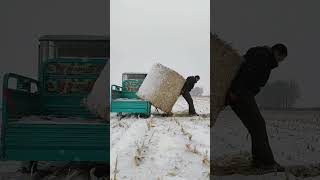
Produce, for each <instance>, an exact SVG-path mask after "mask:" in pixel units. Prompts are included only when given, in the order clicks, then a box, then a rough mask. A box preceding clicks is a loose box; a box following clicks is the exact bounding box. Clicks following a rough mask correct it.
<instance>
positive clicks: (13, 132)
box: [0, 35, 110, 162]
mask: <svg viewBox="0 0 320 180" xmlns="http://www.w3.org/2000/svg"><path fill="white" fill-rule="evenodd" d="M39 41H40V43H39V64H38V68H39V69H38V80H35V79H32V78H28V77H24V76H21V75H18V74H14V73H7V74H6V75H5V76H4V80H3V100H2V101H3V102H2V108H3V109H2V116H3V117H2V127H1V128H2V129H1V148H0V159H2V160H18V161H101V162H107V161H109V159H110V157H109V156H110V155H109V122H106V121H105V122H104V123H77V122H74V123H61V124H60V123H53V124H47V123H23V122H21V120H19V119H21V117H28V116H39V115H41V116H47V115H53V116H62V117H81V118H87V119H88V120H90V119H94V118H95V115H93V114H92V113H90V112H89V111H88V110H87V108H86V107H85V106H84V105H83V104H81V100H82V99H83V98H84V97H86V96H87V95H88V93H89V92H90V91H88V87H89V84H90V83H91V84H90V87H91V88H92V86H93V84H94V81H95V80H96V79H97V77H98V75H99V74H98V73H97V71H96V70H97V69H94V67H99V68H100V69H99V70H102V69H101V68H103V67H104V66H108V67H109V47H110V45H109V38H108V37H106V36H69V35H59V36H57V35H48V36H42V37H41V38H40V39H39ZM57 44H59V47H58V45H57ZM68 44H69V45H71V48H73V49H68ZM80 44H81V45H80ZM78 45H79V48H80V46H81V48H84V49H82V51H81V50H80V49H79V48H78ZM77 48H78V49H77ZM99 48H100V49H99ZM103 49H104V50H105V51H106V52H105V54H104V55H103V57H98V56H97V57H95V54H99V53H100V54H101V53H102V54H103ZM79 50H80V51H79ZM77 53H78V54H80V55H79V57H76V56H77ZM57 54H58V55H59V54H61V55H62V56H68V55H71V54H73V55H75V57H67V58H64V57H62V56H61V57H60V56H59V57H58V56H57ZM99 56H102V55H99ZM63 65H65V66H68V67H72V68H71V69H73V70H72V71H70V72H68V69H67V70H66V69H65V70H66V71H64V72H62V74H61V72H59V73H60V74H59V73H56V74H55V73H50V70H49V66H50V68H52V69H51V70H54V68H53V67H58V66H63ZM87 65H88V66H87ZM82 67H89V68H88V69H83V68H82ZM90 68H91V69H90ZM55 70H57V69H55ZM69 70H70V69H69ZM57 72H58V71H57ZM74 72H82V73H83V74H81V73H80V74H79V73H78V74H77V73H74ZM88 72H91V73H88ZM12 80H15V81H16V82H17V83H16V86H14V87H10V81H12ZM67 80H68V82H71V83H74V85H73V86H70V87H72V88H71V89H70V88H69V89H66V88H64V89H61V88H60V89H59V86H60V85H59V83H61V82H67ZM108 80H109V78H108ZM50 81H51V83H52V82H56V84H55V85H56V86H53V85H52V84H51V85H50V83H49V82H50ZM86 83H87V84H86ZM51 86H52V87H51ZM86 88H87V89H86ZM62 91H63V92H62ZM106 93H107V94H109V92H106ZM106 108H108V107H106Z"/></svg>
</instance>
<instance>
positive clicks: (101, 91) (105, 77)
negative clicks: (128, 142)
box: [84, 62, 110, 120]
mask: <svg viewBox="0 0 320 180" xmlns="http://www.w3.org/2000/svg"><path fill="white" fill-rule="evenodd" d="M109 77H110V69H109V62H107V64H106V65H105V66H104V68H103V70H102V71H101V72H100V74H99V77H98V79H97V80H96V81H95V83H94V85H93V87H92V89H91V91H90V93H89V95H88V96H87V98H86V99H85V100H84V101H85V102H84V103H85V105H86V106H87V108H88V109H89V110H90V112H92V113H94V114H96V115H97V116H98V117H100V118H102V119H106V120H108V119H109V110H108V108H109V81H110V79H109Z"/></svg>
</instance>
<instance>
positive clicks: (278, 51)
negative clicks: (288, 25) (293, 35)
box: [271, 43, 288, 62]
mask: <svg viewBox="0 0 320 180" xmlns="http://www.w3.org/2000/svg"><path fill="white" fill-rule="evenodd" d="M271 49H272V52H273V55H274V57H275V58H276V60H277V62H282V61H283V60H284V59H285V58H286V57H287V56H288V50H287V47H286V46H285V45H284V44H280V43H279V44H275V45H274V46H272V48H271Z"/></svg>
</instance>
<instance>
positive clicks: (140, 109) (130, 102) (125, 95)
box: [111, 73, 151, 117]
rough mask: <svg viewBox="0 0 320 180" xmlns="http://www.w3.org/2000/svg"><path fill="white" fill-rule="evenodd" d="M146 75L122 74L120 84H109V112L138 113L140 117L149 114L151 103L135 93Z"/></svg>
mask: <svg viewBox="0 0 320 180" xmlns="http://www.w3.org/2000/svg"><path fill="white" fill-rule="evenodd" d="M146 75H147V74H145V73H123V74H122V86H118V85H112V86H111V112H117V113H131V114H140V115H141V116H142V117H149V116H150V115H151V103H150V102H149V101H146V100H143V99H140V98H139V97H138V96H137V95H136V93H137V92H138V90H139V88H140V86H141V84H142V82H143V80H144V78H145V77H146Z"/></svg>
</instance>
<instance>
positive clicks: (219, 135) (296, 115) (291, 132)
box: [211, 110, 320, 180]
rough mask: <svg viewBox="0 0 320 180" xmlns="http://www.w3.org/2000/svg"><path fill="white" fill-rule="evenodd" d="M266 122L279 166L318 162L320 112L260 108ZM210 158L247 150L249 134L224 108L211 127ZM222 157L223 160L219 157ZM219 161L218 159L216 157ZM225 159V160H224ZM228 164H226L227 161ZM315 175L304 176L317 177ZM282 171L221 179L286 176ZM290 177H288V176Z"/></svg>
mask: <svg viewBox="0 0 320 180" xmlns="http://www.w3.org/2000/svg"><path fill="white" fill-rule="evenodd" d="M262 114H263V116H264V117H265V120H266V124H267V131H268V135H269V141H270V145H271V148H272V150H273V153H274V156H275V159H276V161H278V162H279V163H280V164H281V165H284V166H290V165H304V166H306V167H308V166H310V165H312V164H316V163H319V162H320V143H319V133H320V124H319V123H320V121H319V120H320V112H317V111H262ZM211 133H212V136H211V137H212V139H211V142H212V143H213V145H212V149H211V150H212V155H213V157H212V159H219V161H220V162H221V161H222V160H223V159H224V158H225V159H227V158H231V157H236V156H239V154H244V153H243V152H249V153H250V148H251V140H250V135H248V133H247V130H246V129H245V127H244V125H242V123H241V121H240V120H239V119H238V118H237V117H236V115H235V114H234V113H233V112H232V111H230V110H226V111H224V112H223V113H222V114H221V116H220V117H219V118H218V120H217V122H216V124H215V126H214V127H213V128H212V129H211ZM221 159H222V160H221ZM217 162H218V160H217ZM226 162H228V161H226ZM226 165H228V164H226ZM313 173H315V174H317V176H316V177H313V178H312V177H310V178H306V179H320V173H319V172H313ZM288 176H292V179H295V178H294V177H293V175H292V174H289V175H288ZM284 177H285V173H277V175H275V174H274V173H270V174H266V175H263V176H243V175H233V176H223V177H216V178H217V179H221V180H229V179H230V180H235V179H236V180H238V179H257V180H259V179H261V180H262V179H270V180H271V179H272V180H273V179H285V178H284ZM289 179H290V178H289Z"/></svg>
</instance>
